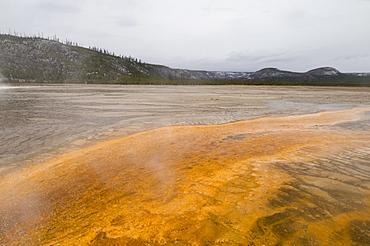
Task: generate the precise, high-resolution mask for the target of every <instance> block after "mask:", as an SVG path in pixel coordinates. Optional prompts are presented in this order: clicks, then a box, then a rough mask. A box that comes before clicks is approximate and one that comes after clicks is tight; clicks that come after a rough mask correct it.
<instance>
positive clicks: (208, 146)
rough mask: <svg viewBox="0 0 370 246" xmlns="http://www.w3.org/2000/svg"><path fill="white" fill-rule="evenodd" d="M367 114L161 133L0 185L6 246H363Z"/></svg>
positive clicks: (368, 235)
mask: <svg viewBox="0 0 370 246" xmlns="http://www.w3.org/2000/svg"><path fill="white" fill-rule="evenodd" d="M369 111H370V108H357V109H352V110H347V111H337V112H323V113H317V114H311V115H295V116H287V117H279V118H261V119H254V120H249V121H241V122H236V123H230V124H224V125H211V126H177V127H165V128H159V129H155V130H151V131H146V132H142V133H139V134H135V135H132V136H129V137H126V138H123V139H119V140H114V141H108V142H102V143H98V144H96V145H94V146H92V147H89V148H84V149H81V150H77V151H74V152H71V153H69V154H66V155H63V156H61V157H59V158H56V159H54V160H51V161H49V162H46V163H43V164H40V165H37V166H34V167H31V168H29V169H27V170H24V171H21V172H17V173H14V174H13V175H11V176H8V177H7V178H5V179H3V180H1V183H0V201H1V202H0V225H1V228H0V243H1V244H4V245H165V244H166V245H171V244H175V245H294V244H295V245H351V244H353V245H367V244H369V243H370V229H369V228H370V216H369V214H370V193H369V189H370V183H369V180H370V168H369V159H370V147H369V146H370V145H369V143H370V131H369V129H370V123H369V118H370V117H369V116H370V115H369Z"/></svg>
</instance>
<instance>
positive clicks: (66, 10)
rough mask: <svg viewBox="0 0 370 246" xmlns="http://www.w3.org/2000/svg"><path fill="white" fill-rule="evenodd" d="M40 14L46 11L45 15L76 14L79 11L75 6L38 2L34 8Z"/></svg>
mask: <svg viewBox="0 0 370 246" xmlns="http://www.w3.org/2000/svg"><path fill="white" fill-rule="evenodd" d="M34 8H35V9H37V10H38V11H40V12H44V11H46V13H59V14H76V13H80V12H81V9H80V8H78V7H77V6H76V4H73V2H72V3H65V2H56V1H46V0H43V1H39V2H38V3H36V4H35V6H34Z"/></svg>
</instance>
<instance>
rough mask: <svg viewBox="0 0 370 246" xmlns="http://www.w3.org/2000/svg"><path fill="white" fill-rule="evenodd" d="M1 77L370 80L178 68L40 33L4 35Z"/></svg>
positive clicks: (319, 72)
mask: <svg viewBox="0 0 370 246" xmlns="http://www.w3.org/2000/svg"><path fill="white" fill-rule="evenodd" d="M0 78H2V80H4V81H7V82H27V83H30V82H37V83H130V84H136V83H142V84H146V83H148V84H155V83H160V84H179V83H180V84H291V85H353V86H370V74H355V73H351V74H345V73H340V72H339V71H338V70H336V69H334V68H330V67H326V68H318V69H314V70H310V71H308V72H306V73H296V72H289V71H282V70H279V69H277V68H264V69H262V70H259V71H257V72H215V71H195V70H187V69H172V68H169V67H166V66H161V65H155V64H148V63H144V62H141V61H140V60H138V59H135V58H131V57H124V56H117V55H114V54H113V53H110V52H108V51H107V50H102V49H99V48H84V47H80V46H77V45H73V44H72V43H68V44H63V43H61V42H59V41H58V40H50V39H44V38H39V37H17V36H11V35H0Z"/></svg>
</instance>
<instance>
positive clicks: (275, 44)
mask: <svg viewBox="0 0 370 246" xmlns="http://www.w3.org/2000/svg"><path fill="white" fill-rule="evenodd" d="M9 29H10V30H11V31H12V32H13V30H15V31H17V32H18V33H22V34H23V33H24V34H27V35H29V34H36V35H37V34H38V33H40V34H43V36H44V37H47V36H50V37H51V36H54V35H56V36H57V37H59V38H60V39H66V38H68V39H69V40H72V41H74V42H78V43H80V44H82V45H84V46H87V47H88V46H98V47H100V48H105V49H108V50H110V51H111V52H115V53H116V54H122V55H132V56H134V57H137V58H139V59H141V60H142V61H145V62H148V63H155V64H163V65H166V66H169V67H172V68H187V69H199V70H216V71H256V70H259V69H261V68H264V67H277V68H280V69H283V70H292V71H307V70H310V69H312V68H316V67H321V66H332V67H335V68H337V69H338V70H340V71H342V72H370V0H181V1H180V0H104V1H103V0H102V1H98V0H63V1H61V0H59V1H57V0H0V31H1V32H2V33H4V32H5V33H7V32H8V30H9Z"/></svg>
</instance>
